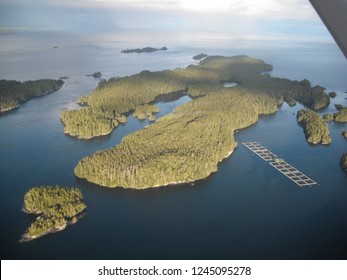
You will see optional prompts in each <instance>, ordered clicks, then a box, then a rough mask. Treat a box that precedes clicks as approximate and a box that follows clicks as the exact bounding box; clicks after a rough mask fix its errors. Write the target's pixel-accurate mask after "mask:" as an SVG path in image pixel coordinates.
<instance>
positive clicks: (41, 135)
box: [0, 32, 347, 259]
mask: <svg viewBox="0 0 347 280" xmlns="http://www.w3.org/2000/svg"><path fill="white" fill-rule="evenodd" d="M145 46H152V47H162V46H166V47H167V48H168V51H165V52H155V53H143V54H121V53H120V51H121V50H122V49H126V48H137V47H145ZM53 47H58V48H53ZM201 52H204V53H207V54H209V55H213V54H219V55H228V56H231V55H239V54H247V55H250V56H253V57H256V58H259V59H263V60H264V61H265V62H267V63H271V64H273V66H274V70H273V71H272V73H271V75H273V76H276V77H286V78H290V79H296V80H302V79H304V78H306V79H309V80H310V81H311V82H312V84H313V85H315V84H319V85H322V86H324V87H326V88H327V91H328V92H330V91H335V92H336V93H337V97H336V98H335V99H332V100H331V104H330V106H329V107H328V108H326V109H324V110H323V111H322V112H333V111H335V109H334V104H343V105H345V106H347V101H346V97H347V94H346V93H345V91H347V79H346V73H347V61H346V59H345V58H344V57H343V55H342V53H341V52H340V50H339V49H338V48H337V46H336V45H335V44H334V43H333V42H332V41H327V42H320V43H319V42H293V41H288V42H286V41H280V42H269V41H250V40H243V41H240V40H235V39H233V38H232V37H230V36H228V34H204V33H199V34H190V33H188V32H187V33H174V34H166V35H165V34H162V33H155V32H152V33H138V32H130V33H107V34H87V33H84V34H67V33H65V34H64V33H47V32H25V33H24V32H23V33H17V34H13V35H0V79H16V80H21V81H24V80H34V79H40V78H59V77H61V76H68V77H69V79H67V80H65V84H64V86H63V88H62V89H60V90H59V91H57V92H55V93H52V94H50V95H48V96H45V97H42V98H36V99H33V100H30V101H28V102H26V103H25V104H23V105H22V106H21V107H20V108H19V109H17V110H15V111H13V112H11V113H8V114H5V115H2V116H0V211H1V225H2V227H1V231H0V237H1V238H0V243H1V250H0V252H1V258H2V259H346V258H347V250H346V249H347V234H346V233H347V203H346V201H347V174H346V173H344V172H343V171H342V170H341V168H340V167H339V160H340V157H341V155H342V154H343V153H344V152H347V143H346V140H344V139H343V137H342V136H341V135H340V130H341V129H347V128H346V125H345V124H336V123H331V124H329V128H330V133H331V136H332V144H331V145H329V146H312V145H309V144H307V142H306V140H305V137H304V134H303V131H302V128H301V127H300V126H298V125H297V123H296V119H295V114H296V112H297V111H298V110H299V109H300V108H301V106H300V105H297V106H295V107H289V106H288V105H287V104H283V106H282V107H281V108H280V110H279V111H278V112H277V113H276V114H272V115H268V116H263V117H261V118H260V120H259V121H258V123H257V124H256V125H253V126H251V127H248V128H246V129H243V130H240V131H238V132H237V133H236V140H237V141H238V142H239V143H241V142H242V141H258V142H261V143H262V144H263V145H264V146H265V147H267V148H268V149H270V150H272V151H273V152H274V153H276V154H278V155H281V156H283V157H284V158H285V160H286V161H287V162H289V163H290V164H292V165H293V166H295V167H296V168H298V169H299V170H300V171H303V172H304V173H305V174H307V175H309V176H310V177H311V178H312V179H314V180H315V181H316V182H318V183H319V185H318V186H313V187H311V188H300V187H298V186H297V185H295V184H294V183H293V182H292V181H290V180H289V179H288V178H286V177H285V176H283V175H282V174H281V173H279V172H278V171H276V170H275V169H274V168H272V167H271V166H270V165H269V164H267V163H265V162H264V161H263V160H262V159H260V158H259V157H257V156H256V155H255V154H253V153H252V152H251V151H249V150H248V149H247V148H246V147H244V146H243V145H241V144H239V145H238V147H237V148H236V149H235V150H234V152H233V154H232V155H231V156H230V157H229V158H228V159H225V160H224V161H223V162H221V163H220V164H219V166H218V172H217V173H215V174H212V175H211V176H210V177H208V178H207V179H205V180H201V181H198V182H195V183H194V184H182V185H177V186H169V187H163V188H156V189H148V190H141V191H136V190H124V189H108V188H102V187H99V186H96V185H93V184H89V183H86V182H84V181H82V180H78V179H76V178H75V177H74V174H73V168H74V167H75V166H76V164H77V163H78V161H79V160H80V159H81V158H83V157H84V156H87V155H90V154H92V153H93V152H95V151H97V150H101V149H105V148H109V147H112V146H114V145H116V144H118V143H120V141H121V139H122V138H123V137H124V136H126V135H128V134H129V133H131V132H133V131H136V130H138V129H141V128H143V127H144V126H145V125H148V122H147V121H144V122H140V121H138V120H136V119H133V118H132V117H129V121H128V123H127V124H126V125H125V126H120V127H118V128H117V129H116V130H115V131H114V132H113V133H112V134H111V135H109V136H105V137H100V138H96V139H93V140H88V141H84V140H78V139H75V138H72V137H69V136H66V135H64V133H63V125H62V124H61V122H60V120H59V115H60V113H61V112H62V111H64V110H67V109H71V108H76V107H77V105H76V104H75V101H76V100H77V99H78V98H79V97H80V96H83V95H86V94H88V93H90V92H91V91H92V90H93V89H94V88H95V87H96V86H97V84H98V82H99V80H98V79H94V78H92V77H86V75H87V74H92V73H94V72H96V71H100V72H102V73H103V78H106V79H107V78H110V77H113V76H125V75H132V74H135V73H138V72H139V71H142V70H151V71H157V70H163V69H175V68H177V67H186V66H187V65H189V64H192V63H196V62H195V61H194V60H193V59H192V56H194V55H196V54H198V53H201ZM185 102H189V98H188V97H182V98H181V99H179V100H176V101H173V102H168V103H164V102H161V103H159V104H158V106H159V107H160V110H161V112H160V113H159V115H158V116H157V117H160V116H162V115H164V114H167V113H170V112H172V110H174V108H176V107H177V106H179V105H181V104H183V103H185ZM46 184H49V185H55V184H61V185H65V186H77V187H79V188H80V189H81V191H82V193H83V195H84V198H85V202H86V204H87V206H88V209H87V213H86V215H85V216H84V218H83V219H82V220H80V221H79V222H78V223H77V224H76V225H73V226H71V227H68V228H67V229H66V230H64V231H62V232H59V233H57V234H54V235H48V236H46V237H43V238H41V239H38V240H34V241H32V242H29V243H18V240H19V238H20V236H21V234H22V233H23V232H24V231H25V229H26V228H27V227H28V226H29V225H30V223H31V222H32V221H33V219H34V217H32V216H28V215H26V214H24V213H23V212H22V211H21V207H22V203H23V196H24V194H25V192H26V191H27V190H28V189H29V188H30V187H33V186H39V185H46Z"/></svg>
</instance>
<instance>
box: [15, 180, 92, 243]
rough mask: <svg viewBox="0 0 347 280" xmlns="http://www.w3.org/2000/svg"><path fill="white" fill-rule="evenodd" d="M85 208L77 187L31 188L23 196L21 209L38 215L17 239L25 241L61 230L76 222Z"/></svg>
mask: <svg viewBox="0 0 347 280" xmlns="http://www.w3.org/2000/svg"><path fill="white" fill-rule="evenodd" d="M85 209H86V205H85V204H84V203H83V202H82V194H81V192H80V190H79V189H76V188H65V187H60V186H42V187H35V188H32V189H30V190H29V191H28V192H27V193H26V194H25V196H24V205H23V211H24V212H25V213H28V214H35V215H39V216H38V217H37V218H36V220H35V221H34V222H33V223H32V224H31V225H30V227H29V228H28V229H27V231H26V232H25V233H24V234H23V235H22V237H21V239H20V240H19V241H20V242H26V241H30V240H33V239H36V238H39V237H42V236H44V235H47V234H50V233H55V232H58V231H61V230H63V229H65V228H66V227H67V226H68V225H71V224H74V223H76V222H77V221H78V219H79V218H80V217H81V216H82V214H83V212H84V211H85Z"/></svg>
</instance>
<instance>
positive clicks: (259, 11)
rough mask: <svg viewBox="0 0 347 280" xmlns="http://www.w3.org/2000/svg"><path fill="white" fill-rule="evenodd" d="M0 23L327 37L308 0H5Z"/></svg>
mask: <svg viewBox="0 0 347 280" xmlns="http://www.w3.org/2000/svg"><path fill="white" fill-rule="evenodd" d="M0 27H2V28H18V27H29V28H38V29H39V28H51V29H62V30H108V31H111V30H114V31H119V30H127V29H137V30H178V31H179V30H192V31H221V32H234V33H245V32H247V33H252V34H281V35H282V36H294V35H295V36H303V37H304V36H311V37H322V38H323V37H328V33H327V31H326V29H325V27H324V25H323V24H322V23H321V21H320V19H319V18H318V16H317V15H316V13H315V11H314V10H313V8H312V6H311V4H310V3H309V1H308V0H146V1H143V0H30V1H27V0H0Z"/></svg>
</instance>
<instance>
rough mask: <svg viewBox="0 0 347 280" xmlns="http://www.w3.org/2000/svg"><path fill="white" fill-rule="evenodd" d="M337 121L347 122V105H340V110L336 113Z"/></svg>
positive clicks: (335, 119)
mask: <svg viewBox="0 0 347 280" xmlns="http://www.w3.org/2000/svg"><path fill="white" fill-rule="evenodd" d="M334 121H335V122H347V107H343V106H339V107H338V112H336V113H334Z"/></svg>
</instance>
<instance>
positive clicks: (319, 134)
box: [296, 109, 331, 145]
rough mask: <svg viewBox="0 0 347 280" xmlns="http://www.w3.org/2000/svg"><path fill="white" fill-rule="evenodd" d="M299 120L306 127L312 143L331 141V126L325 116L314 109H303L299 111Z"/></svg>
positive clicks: (305, 130) (305, 131) (306, 132)
mask: <svg viewBox="0 0 347 280" xmlns="http://www.w3.org/2000/svg"><path fill="white" fill-rule="evenodd" d="M296 118H297V122H298V123H299V124H301V125H302V127H303V128H304V133H305V136H306V139H307V142H309V143H311V144H319V143H322V144H324V145H326V144H330V143H331V137H330V133H329V127H328V125H327V124H326V123H325V122H324V120H323V118H322V117H321V116H320V115H319V114H318V113H316V112H314V111H313V110H308V109H302V110H300V111H299V112H298V113H297V116H296Z"/></svg>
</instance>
